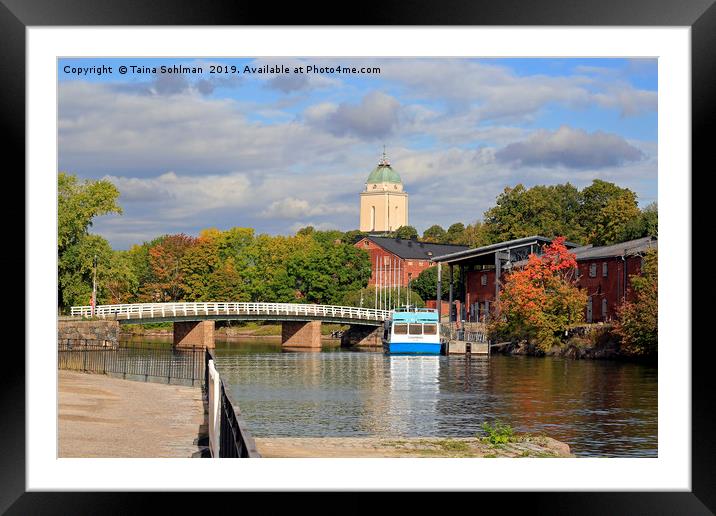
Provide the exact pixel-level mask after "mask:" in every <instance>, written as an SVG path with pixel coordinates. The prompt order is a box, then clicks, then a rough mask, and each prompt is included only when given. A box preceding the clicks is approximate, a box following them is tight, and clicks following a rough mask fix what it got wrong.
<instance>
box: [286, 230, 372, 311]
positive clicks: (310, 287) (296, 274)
mask: <svg viewBox="0 0 716 516" xmlns="http://www.w3.org/2000/svg"><path fill="white" fill-rule="evenodd" d="M286 272H287V275H288V279H289V281H290V284H291V285H293V286H294V288H295V290H296V292H297V293H298V295H299V296H300V299H302V300H304V301H305V302H308V303H317V304H340V302H341V301H342V300H343V298H344V296H345V293H346V292H347V291H351V290H359V289H360V288H362V287H365V286H366V285H367V283H368V280H369V279H370V275H371V264H370V257H369V255H368V253H366V252H365V251H364V250H362V249H357V248H355V247H353V246H352V245H348V244H343V243H335V244H326V245H318V246H317V247H314V248H313V249H312V250H311V252H308V253H297V254H294V255H293V256H291V258H289V260H288V263H287V266H286Z"/></svg>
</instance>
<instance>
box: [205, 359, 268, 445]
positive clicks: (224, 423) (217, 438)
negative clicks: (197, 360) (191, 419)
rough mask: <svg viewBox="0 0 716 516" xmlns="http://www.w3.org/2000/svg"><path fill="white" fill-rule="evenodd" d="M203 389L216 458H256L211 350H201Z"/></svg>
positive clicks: (247, 433) (244, 426) (237, 406)
mask: <svg viewBox="0 0 716 516" xmlns="http://www.w3.org/2000/svg"><path fill="white" fill-rule="evenodd" d="M204 362H205V364H204V370H205V375H204V393H205V398H206V400H207V403H208V413H209V450H210V452H211V454H212V457H218V458H224V457H227V458H231V457H233V458H259V457H261V454H260V453H259V452H258V450H257V449H256V442H255V441H254V438H253V437H252V436H251V433H250V432H249V430H248V428H247V426H246V423H245V422H244V419H243V418H242V417H241V410H239V404H238V403H237V402H236V401H235V400H234V399H233V397H232V395H231V392H230V391H229V389H227V387H226V384H225V383H224V380H223V379H222V378H221V375H220V374H219V373H218V371H217V370H216V367H215V365H214V364H215V359H214V353H213V352H212V351H211V350H210V349H207V350H206V351H205V353H204Z"/></svg>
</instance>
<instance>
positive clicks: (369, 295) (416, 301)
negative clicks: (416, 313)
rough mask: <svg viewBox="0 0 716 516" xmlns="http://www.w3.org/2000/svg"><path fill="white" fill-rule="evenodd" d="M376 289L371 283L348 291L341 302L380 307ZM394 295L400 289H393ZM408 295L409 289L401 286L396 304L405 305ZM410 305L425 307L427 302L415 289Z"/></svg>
mask: <svg viewBox="0 0 716 516" xmlns="http://www.w3.org/2000/svg"><path fill="white" fill-rule="evenodd" d="M375 290H376V289H375V287H374V286H372V285H371V286H369V287H365V288H362V289H359V290H350V291H347V292H346V293H345V295H344V296H343V302H342V303H341V304H342V305H344V306H358V307H362V308H379V306H376V296H375V294H376V292H375ZM392 296H393V297H397V296H398V289H393V293H392ZM407 296H408V293H407V289H406V288H405V287H401V289H400V299H399V300H398V299H395V305H396V306H404V305H405V303H406V302H407V301H408V299H407ZM361 303H362V304H361ZM410 305H411V306H417V307H418V308H423V307H424V306H425V302H424V301H423V300H422V298H421V297H420V295H419V294H418V293H417V292H415V291H414V290H413V291H411V292H410Z"/></svg>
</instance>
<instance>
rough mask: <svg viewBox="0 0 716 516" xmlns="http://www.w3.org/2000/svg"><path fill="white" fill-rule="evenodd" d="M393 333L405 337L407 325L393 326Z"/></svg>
mask: <svg viewBox="0 0 716 516" xmlns="http://www.w3.org/2000/svg"><path fill="white" fill-rule="evenodd" d="M393 333H395V334H396V335H407V334H408V325H407V324H396V325H394V326H393Z"/></svg>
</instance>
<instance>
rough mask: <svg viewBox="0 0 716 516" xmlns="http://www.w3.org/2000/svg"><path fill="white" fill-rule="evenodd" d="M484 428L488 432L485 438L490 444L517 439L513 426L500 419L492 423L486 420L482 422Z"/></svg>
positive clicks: (505, 442)
mask: <svg viewBox="0 0 716 516" xmlns="http://www.w3.org/2000/svg"><path fill="white" fill-rule="evenodd" d="M482 430H483V431H484V432H485V433H486V434H487V436H486V437H485V438H484V440H486V441H487V442H489V443H490V444H507V443H509V442H512V441H514V439H515V431H514V430H513V429H512V427H511V426H510V425H509V424H507V423H503V422H502V421H500V420H499V419H498V420H497V421H495V423H494V424H492V425H491V424H490V423H488V422H487V421H485V422H484V423H482Z"/></svg>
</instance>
